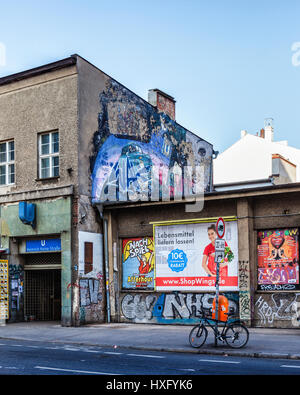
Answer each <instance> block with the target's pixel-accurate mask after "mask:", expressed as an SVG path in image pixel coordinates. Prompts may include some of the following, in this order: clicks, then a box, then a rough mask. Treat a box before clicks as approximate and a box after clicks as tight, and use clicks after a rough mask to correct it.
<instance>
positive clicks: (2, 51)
mask: <svg viewBox="0 0 300 395" xmlns="http://www.w3.org/2000/svg"><path fill="white" fill-rule="evenodd" d="M4 66H6V47H5V45H4V44H3V43H1V42H0V67H4Z"/></svg>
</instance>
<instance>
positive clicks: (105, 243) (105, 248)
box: [96, 204, 110, 323]
mask: <svg viewBox="0 0 300 395" xmlns="http://www.w3.org/2000/svg"><path fill="white" fill-rule="evenodd" d="M96 206H97V209H98V212H99V214H100V218H101V219H102V222H103V251H104V266H105V288H106V310H107V322H108V323H110V295H109V273H108V225H107V219H106V218H104V215H103V206H102V205H98V204H97V205H96Z"/></svg>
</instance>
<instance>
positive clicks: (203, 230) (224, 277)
mask: <svg viewBox="0 0 300 395" xmlns="http://www.w3.org/2000/svg"><path fill="white" fill-rule="evenodd" d="M154 234H155V265H156V290H158V291H214V290H215V283H216V263H215V262H214V260H215V247H214V245H215V240H216V238H217V234H216V231H215V224H214V223H207V222H205V223H191V224H172V225H155V226H154ZM224 239H225V258H224V260H223V261H222V262H221V264H220V279H219V284H220V291H236V290H238V289H239V288H238V233H237V223H236V221H228V222H226V233H225V237H224Z"/></svg>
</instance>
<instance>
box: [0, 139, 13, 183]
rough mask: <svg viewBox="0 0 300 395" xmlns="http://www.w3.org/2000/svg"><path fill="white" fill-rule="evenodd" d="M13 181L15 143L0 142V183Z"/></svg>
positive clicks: (11, 141)
mask: <svg viewBox="0 0 300 395" xmlns="http://www.w3.org/2000/svg"><path fill="white" fill-rule="evenodd" d="M14 183H15V143H14V141H13V140H10V141H4V142H0V185H11V184H14Z"/></svg>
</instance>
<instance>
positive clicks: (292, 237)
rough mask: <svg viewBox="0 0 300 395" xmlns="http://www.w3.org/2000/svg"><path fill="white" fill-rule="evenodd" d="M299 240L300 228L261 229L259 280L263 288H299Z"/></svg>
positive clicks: (258, 238) (259, 240) (258, 259)
mask: <svg viewBox="0 0 300 395" xmlns="http://www.w3.org/2000/svg"><path fill="white" fill-rule="evenodd" d="M298 240H299V230H298V228H286V229H271V230H263V231H259V232H258V234H257V264H258V269H257V275H258V279H257V283H258V288H259V289H260V290H275V289H278V290H282V289H286V290H288V289H298V288H299V244H298Z"/></svg>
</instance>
